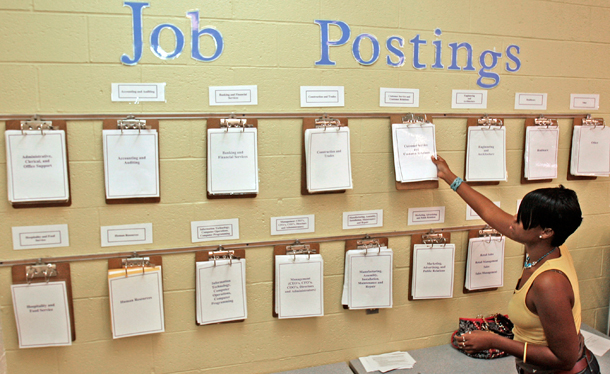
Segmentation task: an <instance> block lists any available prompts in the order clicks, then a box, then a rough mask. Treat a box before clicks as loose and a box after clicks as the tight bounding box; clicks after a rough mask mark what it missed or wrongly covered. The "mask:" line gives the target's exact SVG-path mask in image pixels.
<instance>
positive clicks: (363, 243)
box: [356, 238, 381, 256]
mask: <svg viewBox="0 0 610 374" xmlns="http://www.w3.org/2000/svg"><path fill="white" fill-rule="evenodd" d="M356 246H357V247H356V249H364V255H365V256H366V255H367V254H368V253H369V248H377V254H378V255H380V254H381V244H380V243H379V239H370V238H365V239H359V240H357V241H356Z"/></svg>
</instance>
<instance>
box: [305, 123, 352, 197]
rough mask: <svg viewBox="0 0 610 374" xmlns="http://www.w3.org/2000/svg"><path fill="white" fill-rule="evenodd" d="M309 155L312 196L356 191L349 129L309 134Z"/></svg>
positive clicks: (308, 131)
mask: <svg viewBox="0 0 610 374" xmlns="http://www.w3.org/2000/svg"><path fill="white" fill-rule="evenodd" d="M305 155H306V164H307V190H308V191H309V192H319V191H337V190H346V189H352V188H353V186H352V164H351V155H350V131H349V128H348V127H347V126H341V127H337V128H329V129H323V128H315V129H307V130H305Z"/></svg>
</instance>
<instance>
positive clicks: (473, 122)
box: [464, 115, 506, 186]
mask: <svg viewBox="0 0 610 374" xmlns="http://www.w3.org/2000/svg"><path fill="white" fill-rule="evenodd" d="M499 125H500V126H504V118H497V117H494V118H490V117H487V115H485V116H484V117H482V118H475V117H468V120H467V123H466V126H467V128H466V152H465V153H464V181H465V182H466V183H468V185H470V186H497V185H499V184H500V181H489V182H471V181H467V180H466V166H465V165H466V163H467V162H468V127H470V126H499ZM504 152H506V149H505V150H504Z"/></svg>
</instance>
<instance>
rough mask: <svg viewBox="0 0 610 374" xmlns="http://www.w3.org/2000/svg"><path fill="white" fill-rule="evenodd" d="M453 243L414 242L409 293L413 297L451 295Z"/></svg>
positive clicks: (426, 297) (423, 297)
mask: <svg viewBox="0 0 610 374" xmlns="http://www.w3.org/2000/svg"><path fill="white" fill-rule="evenodd" d="M454 259H455V244H415V245H414V246H413V269H411V273H412V277H413V280H412V288H411V293H412V296H413V299H440V298H451V297H453V273H454Z"/></svg>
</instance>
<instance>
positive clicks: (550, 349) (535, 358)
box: [432, 156, 599, 374]
mask: <svg viewBox="0 0 610 374" xmlns="http://www.w3.org/2000/svg"><path fill="white" fill-rule="evenodd" d="M432 162H433V163H434V164H435V165H436V167H437V169H438V177H439V178H441V179H443V180H444V181H445V182H447V183H448V184H450V185H451V188H452V189H453V190H454V191H456V192H457V193H458V195H459V196H460V197H461V198H462V199H463V200H464V201H465V202H466V203H467V204H468V205H469V206H470V207H471V208H472V209H474V211H475V212H477V213H478V214H479V216H480V217H481V218H482V219H483V220H484V221H485V222H487V223H488V224H489V225H490V226H491V227H493V228H495V229H496V230H497V231H499V232H500V233H502V234H503V235H505V236H506V237H508V238H510V239H513V240H515V241H517V242H519V243H522V244H524V245H525V254H526V260H525V264H524V267H523V272H522V274H521V279H519V282H518V284H517V288H516V290H515V292H514V294H513V297H512V299H511V300H510V302H509V305H508V315H509V316H510V317H511V320H512V321H513V323H514V324H515V327H514V329H513V333H514V334H515V339H514V340H511V339H507V338H505V337H502V336H500V335H496V334H490V333H486V332H483V331H473V332H471V333H468V334H463V335H461V336H456V337H455V338H454V339H455V342H454V343H455V345H456V346H458V347H460V349H462V350H464V351H465V352H467V353H474V352H477V351H481V350H484V349H489V348H496V349H500V350H503V351H505V352H507V353H509V354H511V355H513V356H515V360H516V364H517V371H518V372H519V373H536V374H541V373H562V374H564V373H565V374H568V373H583V374H584V373H599V364H598V363H597V360H596V359H595V356H594V355H593V354H591V352H590V351H589V350H587V349H586V347H585V346H584V339H583V338H582V335H580V322H581V309H580V295H579V289H578V279H577V277H576V271H575V269H574V265H573V263H572V257H571V256H570V253H569V252H568V250H567V248H566V247H565V246H562V244H563V243H564V242H565V240H566V239H567V238H568V237H569V236H570V235H571V234H572V233H573V232H574V231H575V230H576V229H577V228H578V226H579V225H580V223H581V222H582V213H581V210H580V206H579V204H578V199H577V197H576V194H575V193H574V191H572V190H569V189H566V188H564V187H563V186H560V187H559V188H544V189H539V190H535V191H532V192H530V193H528V194H527V195H526V196H525V197H524V198H523V200H522V201H521V206H520V207H519V212H518V214H516V215H515V216H511V215H510V214H508V213H506V212H504V211H503V210H502V209H500V208H498V207H497V206H496V205H495V204H494V203H493V202H491V201H490V200H489V199H488V198H486V197H485V196H483V195H481V194H480V193H478V192H477V191H475V190H473V189H472V188H471V187H470V186H468V185H467V184H466V183H463V181H462V179H461V178H458V177H457V176H456V175H455V174H454V173H453V172H452V171H451V170H450V169H449V166H448V165H447V163H446V161H445V160H444V159H442V158H441V157H440V156H439V157H437V158H434V157H432ZM560 246H561V247H560Z"/></svg>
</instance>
